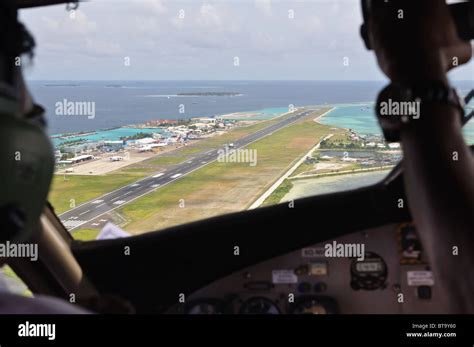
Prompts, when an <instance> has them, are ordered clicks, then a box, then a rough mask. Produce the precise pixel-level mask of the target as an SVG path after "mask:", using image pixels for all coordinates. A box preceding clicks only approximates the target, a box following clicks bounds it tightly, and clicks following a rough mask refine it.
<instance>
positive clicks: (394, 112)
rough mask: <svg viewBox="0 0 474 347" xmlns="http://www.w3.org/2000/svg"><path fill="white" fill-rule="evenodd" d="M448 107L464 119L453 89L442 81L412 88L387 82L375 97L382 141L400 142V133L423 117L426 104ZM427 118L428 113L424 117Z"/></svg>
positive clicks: (459, 100) (456, 93) (462, 107)
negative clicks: (452, 108)
mask: <svg viewBox="0 0 474 347" xmlns="http://www.w3.org/2000/svg"><path fill="white" fill-rule="evenodd" d="M433 104H438V105H448V106H452V107H454V108H456V109H457V110H458V111H459V115H460V117H461V118H464V106H465V105H464V100H463V99H462V98H461V97H460V96H459V94H458V92H457V91H456V89H454V88H452V87H450V86H449V85H447V84H446V83H444V82H442V81H427V82H422V83H416V84H412V85H408V84H401V83H390V84H389V85H388V86H386V87H385V88H384V89H383V90H382V91H381V92H380V94H379V95H378V97H377V103H376V105H375V112H376V114H377V118H378V120H379V123H380V126H381V127H382V131H383V134H384V137H385V139H386V140H387V141H388V142H398V141H400V131H401V129H402V128H404V127H410V126H414V125H416V124H417V123H416V122H419V123H418V124H420V123H421V121H420V119H422V118H423V116H424V114H423V110H424V107H425V106H426V105H433ZM426 117H429V114H428V115H427V116H426Z"/></svg>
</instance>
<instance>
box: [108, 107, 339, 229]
mask: <svg viewBox="0 0 474 347" xmlns="http://www.w3.org/2000/svg"><path fill="white" fill-rule="evenodd" d="M312 118H314V116H313V117H308V118H307V119H306V120H305V121H300V122H298V123H296V124H292V125H290V126H287V127H285V128H283V129H281V130H279V131H276V132H274V133H273V134H272V135H270V136H267V137H265V138H263V139H261V140H259V141H256V142H254V143H252V144H251V145H249V146H248V148H250V149H255V150H257V153H258V164H257V166H255V167H250V166H249V165H248V163H219V162H213V163H210V164H209V165H207V166H205V167H203V168H201V169H199V170H196V171H194V172H192V173H190V174H188V175H186V176H185V177H183V178H181V179H179V180H177V181H176V182H173V183H170V184H168V185H166V186H164V187H162V188H160V189H158V190H157V191H156V192H153V193H150V194H147V195H145V196H143V197H141V198H140V199H137V200H135V201H133V202H132V203H130V204H127V205H126V206H124V207H122V208H121V209H119V210H118V211H117V212H118V213H120V214H121V215H122V216H123V217H125V219H127V220H128V223H127V224H126V225H124V226H123V227H124V229H125V230H127V231H130V232H132V233H142V232H145V231H151V230H157V229H161V228H164V227H168V226H171V225H176V224H182V223H187V222H191V221H194V220H198V219H202V218H205V217H209V216H212V215H219V214H223V213H229V212H235V211H238V210H242V209H245V208H246V206H248V205H249V204H250V203H252V202H253V200H252V198H256V196H258V195H259V193H260V194H261V193H263V191H265V190H266V189H268V188H269V186H270V185H271V184H273V182H274V181H275V180H276V179H278V178H279V177H280V176H281V175H282V174H283V173H284V172H286V170H288V169H289V168H290V167H291V166H292V165H294V163H295V162H296V161H297V160H299V158H301V156H302V155H304V154H305V153H306V152H307V151H308V149H310V148H311V147H313V146H314V145H315V144H316V143H318V142H319V141H320V140H321V139H322V138H323V137H324V136H326V135H327V134H328V133H329V132H330V130H329V129H330V128H329V127H327V126H325V125H321V124H318V123H316V122H314V121H313V120H312ZM290 185H291V182H287V183H286V189H288V190H289V189H290V188H291V187H290ZM284 188H285V187H283V188H282V189H284ZM282 189H280V190H279V192H280V194H283V193H285V190H282ZM249 191H250V193H249ZM282 196H283V195H282ZM180 199H183V200H184V202H185V208H179V200H180ZM273 199H277V197H274V198H273Z"/></svg>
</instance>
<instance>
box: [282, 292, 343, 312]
mask: <svg viewBox="0 0 474 347" xmlns="http://www.w3.org/2000/svg"><path fill="white" fill-rule="evenodd" d="M291 313H293V314H335V313H337V304H336V301H334V299H332V298H328V297H317V296H304V297H301V298H299V299H298V300H297V301H296V302H295V303H294V304H293V309H292V310H291Z"/></svg>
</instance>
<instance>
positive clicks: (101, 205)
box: [96, 202, 105, 208]
mask: <svg viewBox="0 0 474 347" xmlns="http://www.w3.org/2000/svg"><path fill="white" fill-rule="evenodd" d="M104 205H105V202H104V203H103V204H100V205H97V207H96V208H99V207H100V206H104Z"/></svg>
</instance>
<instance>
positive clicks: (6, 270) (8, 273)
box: [0, 265, 33, 297]
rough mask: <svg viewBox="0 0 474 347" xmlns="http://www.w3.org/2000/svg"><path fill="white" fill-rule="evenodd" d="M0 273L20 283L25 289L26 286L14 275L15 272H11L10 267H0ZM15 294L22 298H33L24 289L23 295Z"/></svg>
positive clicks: (27, 290)
mask: <svg viewBox="0 0 474 347" xmlns="http://www.w3.org/2000/svg"><path fill="white" fill-rule="evenodd" d="M0 271H2V272H3V273H4V274H5V276H6V277H9V278H11V279H12V280H14V281H16V282H20V283H22V284H23V285H24V286H25V287H26V284H25V283H24V282H23V280H22V279H21V278H20V277H18V275H17V274H16V273H15V271H13V269H12V268H11V267H10V266H8V265H4V266H3V267H0ZM17 294H21V295H23V296H29V297H32V296H33V293H32V292H31V291H30V290H29V289H28V288H27V289H25V290H24V291H23V293H17Z"/></svg>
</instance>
